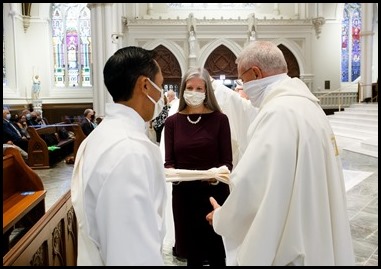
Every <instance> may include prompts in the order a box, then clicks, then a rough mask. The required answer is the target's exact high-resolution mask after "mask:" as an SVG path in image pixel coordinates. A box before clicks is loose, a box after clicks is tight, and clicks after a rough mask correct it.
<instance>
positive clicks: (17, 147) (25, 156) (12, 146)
mask: <svg viewBox="0 0 381 269" xmlns="http://www.w3.org/2000/svg"><path fill="white" fill-rule="evenodd" d="M7 148H15V149H18V150H19V151H20V153H21V156H22V158H23V159H24V160H28V152H26V151H24V150H23V149H22V148H20V147H19V146H16V145H14V144H3V156H4V152H5V150H6V149H7Z"/></svg>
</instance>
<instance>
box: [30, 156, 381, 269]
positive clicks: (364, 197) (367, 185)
mask: <svg viewBox="0 0 381 269" xmlns="http://www.w3.org/2000/svg"><path fill="white" fill-rule="evenodd" d="M341 157H342V162H343V169H344V175H345V178H346V186H347V199H348V214H349V217H350V224H351V230H352V237H353V244H354V252H355V255H356V265H359V266H363V265H367V266H372V265H378V158H374V157H369V156H366V155H362V154H356V153H353V152H350V151H346V150H342V151H341ZM72 169H73V165H69V164H66V163H65V162H61V163H59V164H57V165H56V166H55V167H54V168H52V169H43V170H35V171H36V172H37V174H39V175H40V177H41V178H42V180H43V182H44V186H45V188H46V190H47V196H46V208H47V209H49V208H50V207H51V206H52V205H53V203H54V202H55V201H57V200H58V199H59V198H60V197H61V196H62V195H63V194H64V193H65V192H66V191H67V190H68V189H69V188H70V179H71V173H72ZM163 256H164V260H165V263H166V265H170V266H185V265H186V262H185V261H180V260H178V259H176V258H175V257H173V255H172V245H171V244H168V243H167V244H164V251H163Z"/></svg>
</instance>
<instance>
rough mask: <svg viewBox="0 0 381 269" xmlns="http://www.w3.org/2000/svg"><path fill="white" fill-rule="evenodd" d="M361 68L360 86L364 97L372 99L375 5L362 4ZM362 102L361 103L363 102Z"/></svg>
mask: <svg viewBox="0 0 381 269" xmlns="http://www.w3.org/2000/svg"><path fill="white" fill-rule="evenodd" d="M361 24H362V25H361V33H360V37H361V42H360V44H361V45H360V46H361V66H360V74H361V79H360V84H361V85H362V91H363V92H362V96H363V99H362V100H364V99H365V98H369V97H372V59H373V57H372V56H373V53H372V52H373V50H372V44H373V35H374V32H373V30H372V26H373V3H361ZM362 100H360V101H362Z"/></svg>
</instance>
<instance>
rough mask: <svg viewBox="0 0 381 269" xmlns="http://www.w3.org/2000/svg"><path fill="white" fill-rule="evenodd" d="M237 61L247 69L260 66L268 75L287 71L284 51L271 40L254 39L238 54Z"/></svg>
mask: <svg viewBox="0 0 381 269" xmlns="http://www.w3.org/2000/svg"><path fill="white" fill-rule="evenodd" d="M235 63H236V64H237V65H239V66H241V67H242V69H244V70H246V69H249V68H250V67H253V66H254V65H255V66H258V67H259V69H261V70H262V71H263V72H265V73H266V74H268V75H277V74H282V73H287V72H288V69H287V62H286V59H285V58H284V55H283V52H282V51H281V50H280V49H279V48H278V47H277V46H276V45H275V44H274V43H272V42H270V41H254V42H252V43H250V44H249V45H248V46H247V47H245V48H244V49H243V50H242V51H241V53H240V54H239V55H238V57H237V59H236V61H235Z"/></svg>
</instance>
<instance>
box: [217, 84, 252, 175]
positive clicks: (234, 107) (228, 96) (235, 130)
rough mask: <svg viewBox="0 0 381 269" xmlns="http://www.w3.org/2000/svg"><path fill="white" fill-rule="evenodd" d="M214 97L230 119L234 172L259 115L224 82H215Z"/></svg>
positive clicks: (247, 101) (248, 102)
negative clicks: (253, 122) (249, 131)
mask: <svg viewBox="0 0 381 269" xmlns="http://www.w3.org/2000/svg"><path fill="white" fill-rule="evenodd" d="M212 85H213V88H214V95H215V96H216V99H217V102H218V104H219V106H220V108H221V110H222V112H223V113H224V114H226V116H227V117H228V119H229V124H230V134H231V140H232V153H233V170H234V168H235V167H236V166H237V163H238V161H239V160H240V159H241V157H242V155H243V153H244V152H245V149H246V146H247V130H248V128H249V126H250V123H251V122H252V121H253V120H254V118H255V117H256V115H257V113H258V109H257V108H255V107H253V106H252V105H251V103H250V101H249V100H247V99H245V98H242V97H241V96H240V95H239V93H237V92H235V91H233V90H232V89H230V88H228V87H226V86H225V85H224V84H222V81H217V80H213V82H212Z"/></svg>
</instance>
